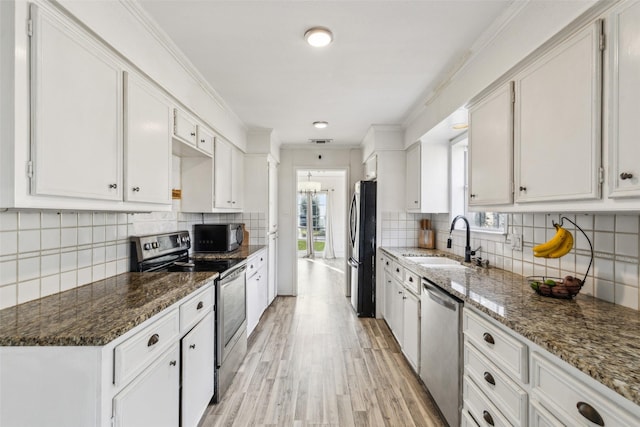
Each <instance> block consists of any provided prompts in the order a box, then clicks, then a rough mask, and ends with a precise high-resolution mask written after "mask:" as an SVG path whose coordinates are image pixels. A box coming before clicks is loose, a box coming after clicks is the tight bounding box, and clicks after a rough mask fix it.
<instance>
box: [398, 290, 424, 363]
mask: <svg viewBox="0 0 640 427" xmlns="http://www.w3.org/2000/svg"><path fill="white" fill-rule="evenodd" d="M402 298H403V303H404V306H403V312H402V324H403V328H402V351H403V352H404V354H405V356H407V359H408V360H409V363H411V365H412V366H413V368H414V369H415V370H416V371H418V369H419V366H418V361H419V360H420V299H419V298H418V297H416V296H415V295H413V294H412V293H411V292H409V291H406V290H405V291H404V295H403V296H402Z"/></svg>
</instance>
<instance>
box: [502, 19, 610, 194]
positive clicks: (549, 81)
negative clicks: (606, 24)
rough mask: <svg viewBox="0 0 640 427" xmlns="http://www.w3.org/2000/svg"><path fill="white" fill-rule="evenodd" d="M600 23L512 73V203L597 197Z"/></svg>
mask: <svg viewBox="0 0 640 427" xmlns="http://www.w3.org/2000/svg"><path fill="white" fill-rule="evenodd" d="M601 27H602V24H601V23H600V22H598V23H597V24H594V25H592V26H588V27H587V28H586V29H584V30H582V31H579V32H577V33H576V34H574V35H573V36H571V37H569V38H568V39H567V40H565V41H564V42H563V43H562V44H560V45H558V46H557V47H555V48H554V49H552V50H551V51H550V52H548V53H547V54H546V55H544V56H543V57H542V58H540V59H539V60H537V61H536V62H535V63H534V64H533V65H531V66H530V67H528V68H527V69H525V70H524V71H523V72H522V73H520V74H519V75H518V76H517V77H516V103H515V127H514V129H515V162H516V177H515V180H516V182H515V200H516V202H541V201H553V200H562V201H565V200H581V199H595V198H598V197H600V184H599V176H600V172H599V168H600V151H601V141H600V128H601V126H600V122H601V105H600V99H601V94H600V91H601V62H602V53H601V51H600V48H599V43H600V33H601Z"/></svg>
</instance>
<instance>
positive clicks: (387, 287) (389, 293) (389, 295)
mask: <svg viewBox="0 0 640 427" xmlns="http://www.w3.org/2000/svg"><path fill="white" fill-rule="evenodd" d="M382 280H383V282H382V283H383V284H384V312H383V313H382V314H383V317H384V318H385V320H386V321H387V324H388V325H389V328H391V323H392V320H391V316H392V314H393V285H392V284H391V277H390V276H389V273H387V271H386V270H384V271H383V272H382Z"/></svg>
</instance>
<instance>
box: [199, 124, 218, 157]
mask: <svg viewBox="0 0 640 427" xmlns="http://www.w3.org/2000/svg"><path fill="white" fill-rule="evenodd" d="M215 141H216V137H215V135H214V133H213V132H212V131H210V130H209V129H207V128H205V127H203V126H201V125H198V148H199V149H201V150H202V151H204V152H205V153H207V154H212V155H213V147H214V145H215Z"/></svg>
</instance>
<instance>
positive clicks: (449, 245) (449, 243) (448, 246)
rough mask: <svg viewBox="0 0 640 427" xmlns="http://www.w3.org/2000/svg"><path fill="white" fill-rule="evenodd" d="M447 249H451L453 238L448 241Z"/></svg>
mask: <svg viewBox="0 0 640 427" xmlns="http://www.w3.org/2000/svg"><path fill="white" fill-rule="evenodd" d="M447 249H451V237H449V238H448V239H447Z"/></svg>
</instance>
